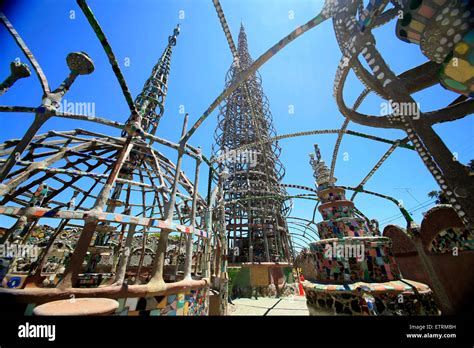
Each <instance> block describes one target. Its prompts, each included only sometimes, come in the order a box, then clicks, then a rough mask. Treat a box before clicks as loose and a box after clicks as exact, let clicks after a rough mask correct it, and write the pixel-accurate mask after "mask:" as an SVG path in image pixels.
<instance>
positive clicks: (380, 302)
mask: <svg viewBox="0 0 474 348" xmlns="http://www.w3.org/2000/svg"><path fill="white" fill-rule="evenodd" d="M409 284H411V285H412V286H410V285H408V284H406V283H404V282H401V281H394V282H388V283H381V284H377V287H375V286H374V284H369V283H356V284H351V285H346V286H345V287H346V288H344V289H343V287H344V286H338V287H336V288H333V287H334V286H333V287H330V286H324V285H321V284H314V283H310V282H307V281H305V282H304V284H303V287H304V290H305V293H306V300H307V302H306V303H307V306H308V310H309V313H310V315H439V314H440V311H439V309H438V307H437V305H436V303H435V300H434V297H433V293H432V292H431V291H430V289H429V288H428V287H427V286H426V285H424V284H420V283H417V282H412V281H410V282H409ZM414 288H416V292H415V290H414ZM400 294H403V299H404V301H399V296H400Z"/></svg>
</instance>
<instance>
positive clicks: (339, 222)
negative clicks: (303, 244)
mask: <svg viewBox="0 0 474 348" xmlns="http://www.w3.org/2000/svg"><path fill="white" fill-rule="evenodd" d="M316 227H317V228H318V232H319V238H321V239H328V238H334V237H337V238H344V237H365V236H372V232H371V231H370V229H369V227H368V226H367V223H366V221H365V220H364V219H361V218H349V217H345V218H339V219H334V220H328V221H322V222H319V223H317V224H316Z"/></svg>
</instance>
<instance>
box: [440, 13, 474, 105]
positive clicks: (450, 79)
mask: <svg viewBox="0 0 474 348" xmlns="http://www.w3.org/2000/svg"><path fill="white" fill-rule="evenodd" d="M472 13H473V17H474V10H473V12H472ZM472 26H473V27H474V24H472ZM440 80H441V85H442V86H443V87H444V88H446V89H449V90H451V91H453V92H456V93H459V94H463V95H465V96H467V97H471V98H473V97H474V29H471V31H469V32H468V33H467V34H466V35H465V36H464V37H463V38H462V40H461V41H460V42H458V43H457V44H456V46H454V50H453V52H452V54H451V55H449V56H448V57H447V58H446V61H445V63H444V64H443V66H442V68H441V71H440Z"/></svg>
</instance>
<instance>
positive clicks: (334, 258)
mask: <svg viewBox="0 0 474 348" xmlns="http://www.w3.org/2000/svg"><path fill="white" fill-rule="evenodd" d="M334 242H335V240H334V239H332V240H323V241H319V242H315V243H311V244H310V250H311V253H312V254H313V260H312V262H313V266H314V267H315V269H316V272H317V276H316V280H318V281H321V282H326V283H327V282H333V283H352V282H355V281H366V282H387V281H392V280H396V279H401V274H400V270H399V268H398V266H397V264H396V262H395V259H394V257H393V254H392V252H391V241H390V239H389V238H385V237H377V238H374V237H370V238H352V239H349V238H345V239H342V240H337V244H334ZM336 245H337V247H340V248H341V249H340V250H349V251H351V252H353V253H354V254H353V255H354V257H347V253H345V254H344V256H343V257H339V256H338V254H337V251H335V252H332V253H331V252H330V253H328V252H327V250H328V248H332V249H334V247H335V246H336ZM346 248H347V249H346ZM359 252H360V253H361V254H362V253H363V256H362V257H361V260H358V259H357V257H356V256H357V255H360V254H358V253H359Z"/></svg>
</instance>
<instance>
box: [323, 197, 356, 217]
mask: <svg viewBox="0 0 474 348" xmlns="http://www.w3.org/2000/svg"><path fill="white" fill-rule="evenodd" d="M344 203H345V204H342V203H338V202H330V203H325V204H323V205H320V206H319V207H318V210H319V212H320V213H321V215H322V217H323V219H324V220H329V219H339V218H343V217H352V216H354V204H353V203H352V202H348V201H345V202H344Z"/></svg>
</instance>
